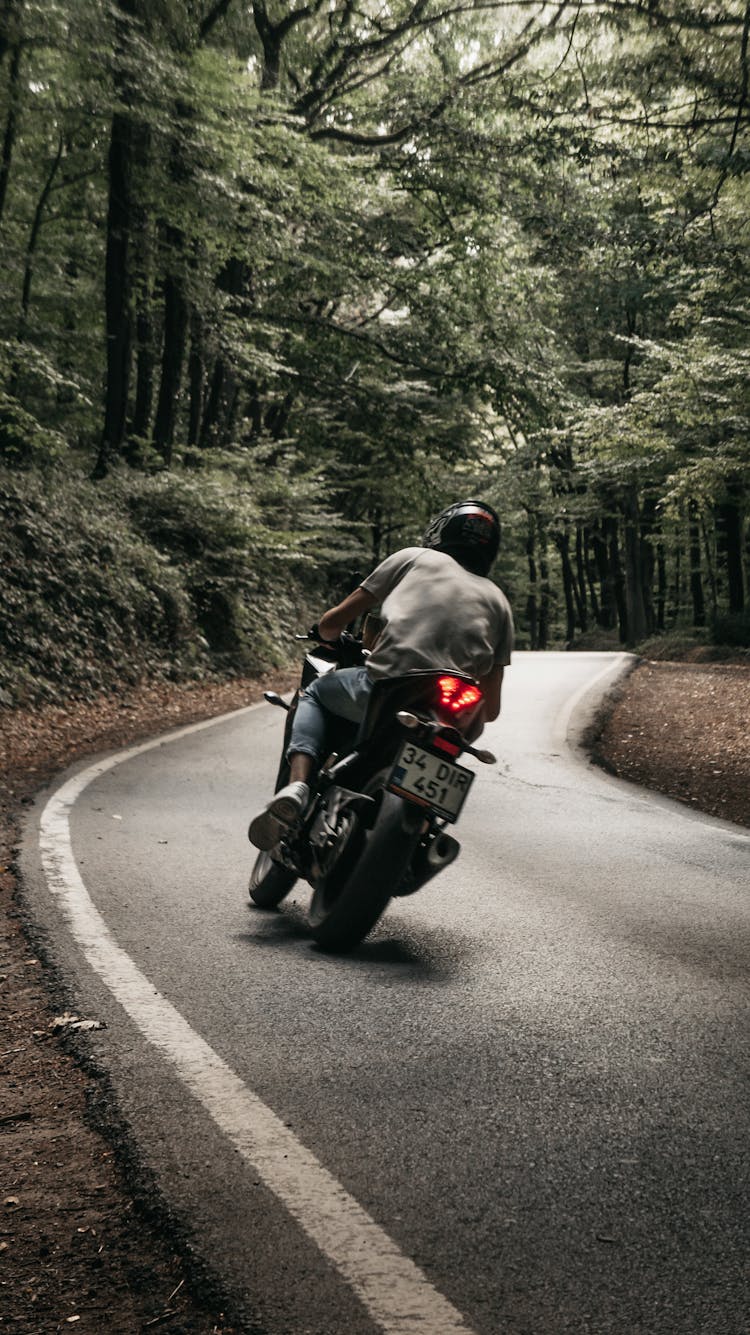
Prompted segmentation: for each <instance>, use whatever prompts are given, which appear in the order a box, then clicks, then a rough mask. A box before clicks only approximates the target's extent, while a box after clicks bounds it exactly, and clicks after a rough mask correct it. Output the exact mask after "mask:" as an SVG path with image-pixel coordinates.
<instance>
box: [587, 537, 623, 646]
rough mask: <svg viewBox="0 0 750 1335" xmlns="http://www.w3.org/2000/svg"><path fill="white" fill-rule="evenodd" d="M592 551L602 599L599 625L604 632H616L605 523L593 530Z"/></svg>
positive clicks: (615, 606) (612, 581)
mask: <svg viewBox="0 0 750 1335" xmlns="http://www.w3.org/2000/svg"><path fill="white" fill-rule="evenodd" d="M591 549H592V551H593V554H594V563H595V565H596V573H597V578H598V580H599V590H600V597H601V606H600V611H599V625H600V626H601V627H602V630H614V628H615V626H616V625H617V599H616V597H615V577H614V573H613V571H612V566H611V564H610V560H609V549H608V546H607V532H606V527H605V523H604V522H600V521H597V524H596V526H595V527H594V528H593V529H592V530H591Z"/></svg>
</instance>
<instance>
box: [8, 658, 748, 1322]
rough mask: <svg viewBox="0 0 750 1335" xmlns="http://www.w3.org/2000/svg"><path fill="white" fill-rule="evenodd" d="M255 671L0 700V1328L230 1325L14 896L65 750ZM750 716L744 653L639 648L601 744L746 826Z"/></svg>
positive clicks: (163, 716) (188, 706) (250, 691)
mask: <svg viewBox="0 0 750 1335" xmlns="http://www.w3.org/2000/svg"><path fill="white" fill-rule="evenodd" d="M267 684H268V683H264V682H262V681H240V682H232V683H227V684H224V685H221V686H197V687H192V688H191V687H174V686H172V687H167V686H158V687H151V688H149V689H146V690H142V691H140V692H137V693H131V694H129V695H123V696H119V697H112V696H109V697H106V698H102V699H100V700H99V701H97V702H94V703H87V704H74V705H71V706H69V707H66V708H65V709H63V708H54V707H47V708H42V709H38V710H29V711H20V710H16V711H12V712H11V711H0V764H1V765H2V779H1V780H0V952H1V955H0V981H1V982H2V989H1V990H0V1070H1V1071H2V1076H3V1080H2V1084H1V1085H0V1136H2V1141H3V1151H4V1154H3V1162H4V1165H5V1171H4V1175H3V1180H2V1197H1V1198H0V1327H3V1328H5V1329H7V1330H12V1331H13V1332H14V1333H15V1332H18V1335H22V1333H23V1332H26V1333H27V1335H52V1332H55V1333H57V1332H60V1331H65V1330H77V1329H80V1330H81V1331H85V1330H87V1331H93V1332H97V1333H98V1332H100V1331H103V1330H107V1331H108V1332H109V1335H136V1333H140V1332H148V1331H151V1330H155V1331H163V1332H167V1333H168V1335H232V1332H233V1331H234V1329H235V1328H234V1327H233V1326H232V1325H231V1324H230V1323H229V1322H228V1319H227V1318H225V1317H224V1315H223V1314H222V1312H221V1310H220V1304H219V1303H218V1302H217V1301H213V1302H212V1301H211V1296H210V1294H208V1293H207V1292H206V1291H205V1290H204V1289H203V1288H202V1284H201V1279H200V1276H196V1275H195V1274H193V1273H191V1272H190V1271H189V1268H188V1267H187V1266H186V1263H185V1261H184V1259H183V1258H182V1257H181V1256H180V1254H179V1253H178V1251H177V1249H176V1247H175V1246H174V1245H173V1244H172V1242H171V1241H170V1234H169V1229H164V1228H163V1227H160V1221H159V1220H158V1219H154V1217H153V1215H152V1212H151V1206H152V1202H151V1201H150V1200H149V1195H148V1190H147V1188H145V1187H144V1185H143V1184H140V1186H136V1185H135V1183H134V1179H133V1178H132V1176H130V1175H129V1173H128V1172H127V1171H126V1165H125V1164H124V1163H123V1162H122V1161H121V1156H120V1154H119V1153H118V1151H117V1149H116V1148H115V1145H116V1141H110V1140H109V1139H107V1138H106V1136H105V1135H104V1134H102V1131H101V1129H99V1128H100V1127H101V1124H102V1112H103V1107H104V1105H103V1100H102V1091H101V1086H100V1084H99V1082H98V1081H97V1080H96V1079H95V1078H94V1077H90V1076H88V1075H87V1074H86V1073H85V1072H84V1071H82V1070H81V1068H80V1067H79V1066H78V1065H77V1064H76V1062H75V1061H74V1059H73V1057H72V1056H70V1055H68V1053H67V1052H66V1050H65V1048H64V1038H61V1037H60V1035H59V1032H58V1029H56V1027H55V1025H54V1020H55V1017H56V1014H57V1013H58V1012H57V1011H56V1010H55V1009H54V1008H53V1006H52V1003H51V1001H50V992H49V990H48V984H49V980H48V979H46V978H45V970H44V966H43V962H42V961H41V960H40V958H39V956H38V955H37V954H35V953H34V952H33V950H32V948H31V946H30V945H29V940H28V939H27V937H26V936H25V934H24V931H23V926H22V922H21V918H20V916H19V910H18V907H17V903H16V900H15V890H16V886H15V880H14V875H13V870H12V848H13V845H14V843H15V840H16V838H17V834H18V818H19V813H20V811H21V810H22V808H23V805H24V803H26V802H28V801H30V799H31V796H32V795H33V793H34V792H35V791H36V790H37V789H39V788H40V787H41V786H42V784H44V783H45V781H47V780H48V779H50V778H51V777H52V776H54V775H55V774H56V773H58V772H59V771H60V770H62V769H63V768H64V767H65V766H66V765H68V764H69V763H70V762H71V761H73V760H74V759H76V758H78V757H79V756H83V755H86V754H89V753H93V752H97V751H104V750H108V749H114V748H116V747H118V746H124V745H126V744H127V743H129V742H132V741H134V740H136V739H137V738H140V737H145V736H150V735H153V734H154V733H157V732H163V731H166V730H167V729H168V728H170V727H173V726H177V725H178V724H182V723H188V722H192V721H194V720H197V719H199V718H207V717H209V716H211V715H215V714H220V713H222V712H226V711H228V710H231V709H235V708H240V707H241V706H242V705H245V704H249V703H250V702H251V701H253V700H256V699H258V698H259V697H260V694H261V692H262V690H263V688H264V685H267ZM291 684H292V683H291V681H286V682H282V683H279V682H278V681H275V682H274V686H275V687H276V689H284V688H285V687H287V686H289V685H291ZM749 719H750V667H748V666H736V665H728V664H726V665H725V664H721V665H715V664H711V665H674V664H666V663H658V664H657V663H647V664H644V665H642V666H640V667H639V668H638V669H637V670H636V671H635V672H634V673H633V674H632V676H631V677H630V678H629V679H628V681H627V682H626V683H625V686H624V688H623V689H622V690H621V692H620V694H619V699H618V700H617V703H616V704H615V706H614V709H613V711H612V713H611V716H610V717H609V719H608V721H607V723H606V725H605V727H604V729H603V731H602V733H601V736H600V738H599V741H598V743H597V754H598V758H599V760H600V762H601V763H603V764H605V765H606V766H607V767H608V768H609V769H610V770H611V771H613V772H614V773H616V774H619V775H621V776H622V777H623V778H628V779H632V780H634V781H636V782H638V783H645V784H647V785H649V786H651V787H653V788H656V789H658V790H659V791H660V792H663V793H669V794H671V795H672V796H675V797H678V798H680V799H681V800H682V801H684V802H688V803H689V804H690V805H691V806H693V807H694V808H699V809H701V810H704V811H708V812H710V813H711V814H713V815H718V816H723V817H725V818H727V819H730V820H734V821H738V822H741V823H743V824H746V825H748V826H750V728H749V727H748V720H749ZM59 1009H60V1008H58V1010H59ZM63 1033H64V1030H63ZM162 1223H163V1221H162Z"/></svg>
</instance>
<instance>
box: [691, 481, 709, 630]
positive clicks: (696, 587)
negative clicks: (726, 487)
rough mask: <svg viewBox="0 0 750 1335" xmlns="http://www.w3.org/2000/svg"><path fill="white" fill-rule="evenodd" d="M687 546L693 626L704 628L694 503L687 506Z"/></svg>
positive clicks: (704, 617) (704, 618)
mask: <svg viewBox="0 0 750 1335" xmlns="http://www.w3.org/2000/svg"><path fill="white" fill-rule="evenodd" d="M688 546H689V555H690V597H691V599H692V603H693V625H694V626H705V624H706V600H705V598H704V595H703V572H702V568H701V533H700V524H699V522H698V507H697V505H696V504H695V501H691V502H690V504H689V506H688Z"/></svg>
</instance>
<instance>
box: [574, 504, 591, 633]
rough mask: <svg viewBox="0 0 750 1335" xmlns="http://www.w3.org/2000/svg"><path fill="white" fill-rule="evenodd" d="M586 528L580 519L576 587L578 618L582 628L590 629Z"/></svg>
mask: <svg viewBox="0 0 750 1335" xmlns="http://www.w3.org/2000/svg"><path fill="white" fill-rule="evenodd" d="M584 552H585V546H584V528H583V524H582V523H581V522H580V520H579V521H578V522H577V524H576V588H577V590H578V594H577V598H576V605H577V607H578V619H579V622H580V626H581V630H582V631H586V630H588V626H589V610H588V599H587V596H586V562H585V559H584Z"/></svg>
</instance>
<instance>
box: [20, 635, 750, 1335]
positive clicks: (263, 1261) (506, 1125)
mask: <svg viewBox="0 0 750 1335" xmlns="http://www.w3.org/2000/svg"><path fill="white" fill-rule="evenodd" d="M621 666H622V662H621V661H620V660H617V661H616V660H615V659H614V658H613V656H607V655H593V654H592V655H586V654H579V655H566V654H549V655H532V654H517V655H516V656H515V657H514V662H513V666H512V668H511V669H510V670H509V671H508V673H507V675H506V687H505V690H504V701H503V714H502V716H501V719H500V720H499V721H498V723H497V724H494V725H492V726H491V727H490V728H488V729H487V730H486V731H485V734H484V742H483V744H486V745H488V746H491V747H492V748H493V749H494V750H495V751H496V752H497V754H498V756H499V757H500V760H499V764H498V766H496V767H493V768H490V767H482V766H478V767H477V768H478V777H477V780H476V782H475V784H474V789H473V792H472V795H471V800H470V802H469V803H468V805H467V809H466V811H465V813H464V815H463V816H462V818H461V821H460V824H459V826H458V827H457V834H458V836H459V837H460V839H461V842H462V844H463V852H462V854H461V857H460V859H459V861H458V862H457V863H455V864H454V866H453V867H451V868H449V869H448V871H446V872H445V873H444V874H443V875H442V877H440V878H438V879H437V880H436V881H434V882H432V883H431V885H428V886H427V887H425V888H424V889H423V890H422V891H421V892H420V893H419V894H417V895H416V896H414V897H413V898H412V899H406V900H400V901H395V902H394V903H393V904H392V905H391V906H390V908H389V910H388V913H387V915H386V917H385V919H384V920H383V923H382V924H381V926H380V927H379V929H378V930H377V931H376V933H375V934H374V935H373V937H372V938H371V939H370V940H369V941H368V942H366V943H365V944H364V946H362V947H361V948H360V950H359V951H358V952H357V953H356V954H354V955H353V956H351V957H349V958H346V959H336V958H329V957H327V956H326V955H324V954H322V953H320V952H319V951H317V950H316V949H315V948H314V947H313V946H312V945H311V943H310V941H309V938H308V937H307V935H306V931H305V926H304V908H305V904H306V901H307V891H306V888H305V887H302V888H298V889H297V890H295V892H294V893H293V894H292V896H291V897H290V899H289V901H288V902H286V903H285V905H284V906H283V907H282V911H281V912H280V913H267V912H265V913H264V912H262V911H260V910H257V909H254V908H252V907H248V904H247V899H246V894H245V884H246V879H247V872H248V869H249V865H250V860H251V854H250V851H249V846H248V844H247V841H246V835H245V831H246V827H247V819H248V816H249V815H250V814H251V813H252V812H254V810H255V809H256V808H257V807H258V806H259V805H260V804H261V802H262V801H263V800H264V798H265V797H266V795H267V794H268V792H269V790H270V788H271V786H272V779H273V774H274V772H275V764H276V756H277V750H278V747H279V744H280V737H281V727H282V723H283V719H282V715H281V712H280V711H277V710H274V709H271V708H270V707H265V706H262V707H260V708H254V709H250V710H248V711H244V712H242V713H240V714H237V715H234V716H231V717H229V718H227V719H225V720H223V721H221V722H218V723H215V724H213V725H211V726H207V727H206V726H204V727H199V728H197V729H188V730H185V731H184V732H183V733H182V734H180V735H178V736H177V737H173V738H172V739H171V740H168V741H167V742H166V743H164V744H159V745H152V746H151V747H150V748H147V749H140V750H137V751H136V753H135V754H132V753H131V754H130V758H129V759H125V760H124V761H122V762H121V763H119V762H118V763H116V764H112V763H110V762H105V765H104V766H102V767H99V769H98V770H97V771H96V772H95V773H94V774H93V776H92V774H91V773H90V767H87V768H86V769H85V770H84V769H83V768H82V767H79V769H77V770H75V771H72V772H71V775H70V776H69V779H68V784H67V787H65V788H63V790H62V792H61V793H60V794H59V796H58V797H57V798H53V799H52V801H51V802H50V804H49V805H47V806H46V812H45V814H44V816H43V821H42V824H43V838H42V846H43V856H44V862H45V868H46V871H45V872H43V871H42V869H41V863H40V851H39V820H40V817H42V813H43V811H44V809H45V804H46V803H47V799H48V798H49V794H46V795H44V797H43V798H42V800H40V802H39V804H38V806H37V809H36V810H35V812H34V813H33V814H32V817H31V818H30V821H29V826H28V830H27V838H26V845H25V849H24V853H23V870H24V873H25V882H26V887H27V895H28V899H29V902H30V904H31V907H32V911H33V912H34V914H35V916H36V917H37V919H38V921H39V923H40V925H41V926H42V928H43V929H44V930H45V931H46V932H47V933H48V935H49V939H50V949H51V952H52V954H53V956H54V957H55V959H56V960H57V962H58V964H59V967H60V968H61V970H62V971H63V973H64V975H65V976H66V977H67V978H68V979H69V980H70V985H71V987H72V988H73V997H74V1001H75V1005H76V1007H77V1009H78V1011H79V1012H80V1013H85V1014H86V1015H88V1016H92V1017H96V1018H98V1019H101V1020H103V1021H104V1022H105V1023H106V1025H107V1028H106V1029H105V1030H102V1031H99V1032H96V1033H92V1034H91V1035H90V1036H87V1041H89V1042H90V1043H91V1047H92V1050H93V1052H94V1054H95V1056H96V1058H97V1059H98V1060H99V1061H100V1062H101V1063H102V1065H103V1066H104V1067H105V1069H106V1070H107V1071H109V1072H110V1074H111V1078H112V1081H113V1085H114V1088H115V1091H116V1096H117V1101H118V1105H119V1108H120V1110H121V1113H122V1116H123V1117H124V1119H125V1121H126V1123H128V1125H129V1127H130V1130H131V1133H132V1135H133V1136H134V1137H135V1139H136V1141H137V1144H138V1147H139V1152H140V1154H141V1156H142V1160H143V1163H144V1164H145V1166H146V1167H147V1169H148V1170H149V1171H152V1172H153V1173H154V1175H155V1177H156V1179H157V1180H158V1183H159V1187H160V1190H161V1191H162V1192H163V1193H164V1194H165V1196H166V1198H167V1200H168V1202H169V1203H170V1205H171V1207H172V1209H173V1210H174V1211H175V1213H176V1215H177V1217H178V1218H179V1219H180V1220H181V1221H182V1222H183V1224H184V1226H185V1227H186V1229H187V1230H188V1233H189V1235H190V1236H191V1238H192V1243H193V1246H194V1247H195V1249H196V1251H197V1252H198V1254H199V1255H201V1256H202V1257H204V1258H206V1259H207V1261H208V1263H209V1264H210V1266H211V1267H212V1268H213V1269H214V1270H215V1271H216V1272H217V1273H218V1274H219V1276H220V1277H221V1282H222V1283H223V1285H224V1286H225V1287H226V1289H227V1290H228V1291H229V1292H230V1293H231V1294H232V1295H233V1297H234V1301H235V1303H236V1304H237V1305H238V1307H239V1308H240V1309H241V1311H242V1312H243V1313H244V1318H245V1320H246V1322H247V1324H248V1329H252V1330H258V1331H264V1332H267V1333H268V1335H302V1333H303V1332H304V1333H305V1335H372V1332H375V1331H378V1330H381V1331H386V1332H388V1333H389V1335H411V1333H412V1332H419V1333H420V1335H452V1333H453V1332H455V1331H463V1330H466V1331H473V1332H475V1335H562V1332H576V1333H578V1332H590V1333H591V1335H605V1332H606V1333H610V1332H611V1333H613V1335H640V1333H641V1332H642V1333H643V1335H667V1333H668V1335H747V1332H748V1331H750V1285H749V1284H748V1240H749V1234H750V1229H749V1227H748V1218H749V1217H750V1211H749V1209H748V1162H749V1160H750V1150H749V1147H748V1124H749V1122H750V1115H749V1108H750V1102H749V1100H748V1093H749V1089H748V1070H749V1069H750V1068H749V1063H748V1048H749V1047H750V1023H749V1019H750V1015H749V1012H750V1005H749V1001H750V993H749V990H748V958H749V955H750V951H749V949H748V947H749V945H750V894H749V891H750V876H749V875H748V868H749V866H750V836H749V835H748V834H747V833H746V832H743V831H742V830H740V829H739V828H738V827H733V826H730V825H728V824H725V823H722V822H719V821H715V820H711V819H710V818H708V817H697V816H695V815H693V814H692V813H691V812H689V811H688V810H686V809H685V808H683V807H680V806H678V805H677V804H675V803H672V802H669V801H667V800H665V799H660V798H654V797H651V796H649V795H647V794H645V793H643V792H642V791H640V790H638V789H636V788H633V787H630V786H628V785H625V784H620V783H618V782H616V781H614V780H611V779H608V778H606V777H605V776H603V775H602V774H601V773H600V772H598V771H597V770H595V769H594V768H593V767H591V766H590V765H588V764H587V763H586V762H585V760H584V759H582V758H581V756H580V755H576V753H575V752H574V751H573V750H571V748H570V747H569V746H568V745H567V744H566V741H565V737H566V733H568V732H569V731H570V733H571V735H575V734H576V733H577V731H578V729H579V728H580V725H581V722H582V720H583V718H584V716H585V714H586V711H587V710H589V709H590V708H591V706H592V705H593V703H594V702H595V701H596V699H598V698H599V697H600V696H601V694H602V692H603V690H604V689H605V687H606V685H607V684H608V681H609V679H610V677H611V676H612V675H613V674H615V675H616V673H617V671H618V670H619V669H620V668H621ZM607 672H609V674H610V675H609V677H603V675H602V674H603V673H607ZM592 683H593V686H592ZM584 692H588V693H587V694H586V696H585V699H584V700H583V701H580V697H581V695H582V693H584ZM107 765H108V766H109V767H106V766H107ZM95 768H96V767H95ZM85 780H88V782H87V783H86V785H85V786H84V781H85ZM68 818H69V828H70V840H71V843H72V850H73V854H74V856H75V863H74V862H73V859H72V857H71V855H70V851H69V849H68V844H67V838H68V834H67V828H68ZM76 864H77V867H76Z"/></svg>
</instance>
